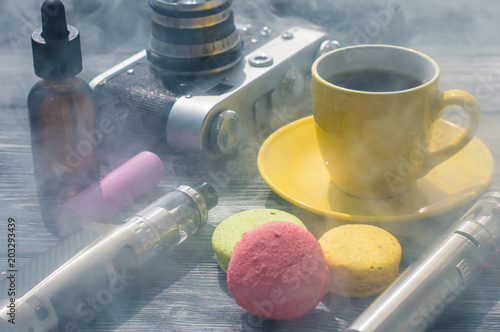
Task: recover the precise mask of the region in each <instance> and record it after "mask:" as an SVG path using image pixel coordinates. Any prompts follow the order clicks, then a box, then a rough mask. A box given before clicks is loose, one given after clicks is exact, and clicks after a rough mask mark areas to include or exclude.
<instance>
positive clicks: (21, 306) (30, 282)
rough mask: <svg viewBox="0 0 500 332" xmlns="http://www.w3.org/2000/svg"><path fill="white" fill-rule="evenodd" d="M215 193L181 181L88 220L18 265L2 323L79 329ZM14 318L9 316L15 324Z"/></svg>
mask: <svg viewBox="0 0 500 332" xmlns="http://www.w3.org/2000/svg"><path fill="white" fill-rule="evenodd" d="M217 200H218V198H217V193H216V192H215V190H214V189H213V187H212V186H210V185H208V184H206V183H203V184H201V185H199V186H197V187H195V188H194V189H193V188H191V187H187V186H180V187H178V188H177V189H175V190H173V191H170V192H168V193H166V194H165V195H164V196H162V197H161V198H160V199H158V200H157V201H155V202H153V203H152V204H150V205H149V206H147V207H146V208H144V209H143V210H141V211H139V212H138V213H136V214H134V215H132V216H131V217H129V218H128V219H126V220H125V221H124V223H123V224H121V225H114V224H105V223H92V224H89V225H88V226H86V227H85V228H83V229H82V230H80V231H79V232H77V233H75V234H73V235H71V236H69V237H67V238H65V239H64V240H63V241H61V242H60V243H59V244H58V245H56V246H55V247H53V248H51V249H50V250H48V251H47V252H45V253H44V254H42V255H41V257H39V258H38V259H36V260H35V261H33V262H31V263H30V264H28V265H27V266H26V267H25V268H24V269H23V270H19V271H17V272H16V278H17V279H16V280H17V281H16V282H17V285H16V286H17V287H16V294H15V295H14V296H13V299H14V304H15V310H14V321H12V311H11V310H10V309H9V308H8V307H7V305H8V304H9V303H6V304H5V305H1V307H0V308H1V309H0V330H1V331H16V332H37V331H40V332H41V331H44V332H45V331H78V330H79V329H80V328H81V327H84V326H87V325H88V324H91V323H92V321H93V320H94V318H95V316H96V313H97V311H98V309H104V308H105V307H106V306H108V305H110V304H111V302H112V301H113V298H115V297H117V296H118V295H119V294H120V293H122V292H124V291H125V290H126V286H127V285H128V284H129V283H130V282H132V281H133V280H134V279H136V278H137V276H138V275H139V273H140V271H141V270H142V269H143V268H145V267H146V266H147V264H148V263H150V262H151V261H152V260H154V259H155V257H158V256H160V255H159V254H160V252H162V251H163V250H164V249H168V248H170V247H173V246H176V245H178V244H180V243H181V242H183V241H184V240H186V239H187V238H188V237H190V236H191V235H192V234H194V233H195V232H196V231H197V230H198V228H199V227H200V226H202V225H204V224H205V223H206V222H207V218H208V215H207V213H208V210H209V209H211V208H213V207H214V206H215V205H216V204H217ZM13 322H15V324H13Z"/></svg>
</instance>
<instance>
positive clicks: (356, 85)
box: [326, 69, 425, 92]
mask: <svg viewBox="0 0 500 332" xmlns="http://www.w3.org/2000/svg"><path fill="white" fill-rule="evenodd" d="M326 80H327V81H328V82H330V83H332V84H334V85H337V86H340V87H343V88H346V89H350V90H358V91H366V92H391V91H401V90H407V89H412V88H415V87H417V86H419V85H421V84H423V83H424V82H425V81H423V80H421V79H418V78H416V77H413V76H409V75H407V74H404V73H400V72H395V71H388V70H378V69H364V70H356V71H345V72H340V73H336V74H333V75H332V76H330V77H328V78H327V79H326Z"/></svg>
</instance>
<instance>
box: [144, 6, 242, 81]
mask: <svg viewBox="0 0 500 332" xmlns="http://www.w3.org/2000/svg"><path fill="white" fill-rule="evenodd" d="M231 2H232V0H151V1H150V5H151V8H152V9H153V17H152V30H151V37H150V40H149V44H148V52H147V54H148V60H149V63H150V67H151V69H152V70H153V71H154V72H155V73H157V74H159V76H167V75H169V74H172V73H174V74H181V75H198V74H210V73H216V72H219V71H222V70H225V69H228V68H231V67H232V66H234V65H235V64H237V63H238V61H239V60H240V59H241V54H242V42H241V40H240V36H239V35H238V32H237V31H236V27H235V25H234V17H233V12H232V10H231Z"/></svg>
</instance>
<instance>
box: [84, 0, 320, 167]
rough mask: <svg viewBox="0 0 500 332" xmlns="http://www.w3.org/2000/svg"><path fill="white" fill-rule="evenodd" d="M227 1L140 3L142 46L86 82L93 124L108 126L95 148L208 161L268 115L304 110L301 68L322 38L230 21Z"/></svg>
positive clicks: (305, 82) (287, 117)
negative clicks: (146, 30)
mask: <svg viewBox="0 0 500 332" xmlns="http://www.w3.org/2000/svg"><path fill="white" fill-rule="evenodd" d="M231 3H232V1H231V0H206V1H205V0H203V1H198V0H190V1H187V0H186V1H173V0H151V1H150V4H151V8H152V10H153V16H152V32H151V37H150V40H149V43H148V47H147V49H145V50H143V51H141V52H139V53H137V54H136V55H134V56H132V57H131V58H129V59H127V60H125V61H123V62H122V63H120V64H118V65H116V66H115V67H113V68H111V69H110V70H108V71H106V72H104V73H102V74H101V75H99V76H97V77H96V78H94V79H93V80H92V82H91V83H90V85H91V87H92V88H93V89H94V91H95V95H96V106H97V109H98V114H99V118H100V120H99V121H108V122H109V121H111V122H112V123H113V125H114V128H115V131H114V132H113V135H107V136H106V137H105V138H104V142H103V145H102V148H103V149H105V150H110V151H120V152H122V153H123V151H127V149H134V147H136V146H137V149H138V150H139V149H142V150H144V149H147V150H153V151H156V150H158V149H162V150H161V151H162V152H167V153H176V154H204V155H206V156H212V157H215V158H218V157H221V156H224V155H228V154H232V153H234V152H235V151H236V150H237V149H238V146H239V144H240V143H241V142H242V141H244V140H247V139H249V138H251V137H255V136H257V135H256V134H257V133H258V132H259V130H262V129H263V128H267V127H268V125H269V122H270V121H271V119H272V118H273V115H274V116H275V118H279V119H280V120H281V121H282V122H283V123H282V124H281V125H284V124H286V123H288V122H291V121H293V120H295V119H297V118H300V117H301V116H304V115H306V114H309V113H310V111H308V110H310V107H308V105H309V103H308V102H309V101H310V98H311V93H310V84H309V81H310V71H311V70H310V68H311V65H312V63H313V62H314V60H315V58H316V57H317V56H318V55H319V53H320V50H321V49H322V47H325V45H327V44H328V39H327V34H326V33H325V32H324V31H319V30H313V29H307V28H299V27H290V26H273V25H272V22H264V21H263V22H259V21H258V19H259V18H256V20H255V22H253V21H252V22H251V23H247V24H238V23H235V22H234V21H235V19H234V15H233V12H232V10H231ZM264 9H265V8H264ZM264 9H263V10H264ZM270 23H271V24H270ZM275 129H278V128H275ZM135 153H137V151H130V152H129V154H131V155H132V154H135Z"/></svg>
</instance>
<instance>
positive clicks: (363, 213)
mask: <svg viewBox="0 0 500 332" xmlns="http://www.w3.org/2000/svg"><path fill="white" fill-rule="evenodd" d="M436 125H437V126H441V128H442V129H443V130H446V131H447V132H448V133H450V136H453V135H458V134H459V133H460V131H461V129H460V127H458V126H456V125H453V124H451V123H449V122H446V121H444V120H439V121H438V122H437V123H436ZM314 126H315V125H314V119H313V117H312V116H309V117H305V118H303V119H300V120H297V121H295V122H292V123H290V124H288V125H286V126H284V127H282V128H281V129H279V130H277V131H276V132H275V133H273V134H272V135H271V136H269V138H268V139H267V140H266V141H265V142H264V144H263V145H262V146H261V148H260V150H259V155H258V158H257V164H258V167H259V172H260V174H261V176H262V178H263V179H264V181H266V182H267V184H268V185H269V186H270V187H271V188H272V189H273V190H274V191H275V192H276V193H277V194H278V195H280V196H281V197H283V198H284V199H286V200H287V201H289V202H291V203H293V204H295V205H297V206H300V207H302V208H304V209H306V210H308V211H311V212H314V213H316V214H320V215H324V216H328V217H332V218H336V219H343V220H350V221H363V222H383V221H402V220H409V219H418V218H424V217H430V216H433V215H437V214H440V213H443V212H445V211H448V210H450V209H452V208H454V207H457V206H458V205H460V204H464V203H466V202H467V201H469V200H472V199H473V198H474V197H476V196H477V195H479V194H480V193H481V192H482V191H483V190H484V188H485V187H486V186H487V184H488V182H489V181H490V179H491V176H492V175H493V157H492V155H491V152H490V150H489V149H488V148H487V147H486V145H485V144H484V143H483V142H482V141H481V140H479V139H478V138H477V137H476V138H474V139H473V140H472V141H471V142H470V143H469V144H468V145H467V146H466V147H465V148H464V149H463V150H461V151H460V152H458V153H457V154H456V155H455V156H453V157H452V158H450V159H448V160H447V161H445V162H443V163H442V164H440V165H438V166H437V167H436V168H434V169H433V170H432V171H431V172H429V173H428V174H427V175H426V176H425V177H423V178H421V179H419V180H418V181H416V183H415V184H414V186H413V187H412V188H410V189H409V190H407V191H406V192H404V193H403V194H400V195H398V196H397V197H394V198H390V199H363V198H357V197H353V196H350V195H347V194H345V193H344V192H342V191H341V190H339V189H338V188H337V187H336V186H335V184H333V183H330V177H329V175H328V172H327V170H326V168H325V167H324V166H323V160H322V159H321V155H320V152H319V148H318V144H317V142H316V133H315V127H314ZM436 148H439V147H436Z"/></svg>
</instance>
